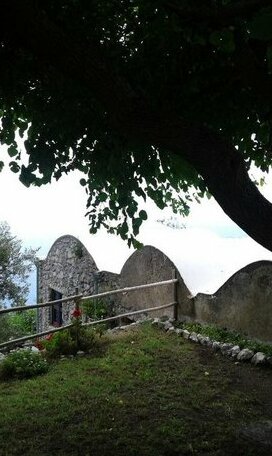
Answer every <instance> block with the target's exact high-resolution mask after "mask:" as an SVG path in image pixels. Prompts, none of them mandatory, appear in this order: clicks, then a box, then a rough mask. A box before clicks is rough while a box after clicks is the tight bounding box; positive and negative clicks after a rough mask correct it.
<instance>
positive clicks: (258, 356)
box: [251, 352, 266, 366]
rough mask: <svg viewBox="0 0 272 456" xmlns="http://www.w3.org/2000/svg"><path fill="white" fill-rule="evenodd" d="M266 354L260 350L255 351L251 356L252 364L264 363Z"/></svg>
mask: <svg viewBox="0 0 272 456" xmlns="http://www.w3.org/2000/svg"><path fill="white" fill-rule="evenodd" d="M265 360H266V356H265V354H264V353H262V352H257V353H255V355H254V356H253V357H252V358H251V362H252V364H254V365H255V366H257V365H260V364H265Z"/></svg>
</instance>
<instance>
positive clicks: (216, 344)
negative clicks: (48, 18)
mask: <svg viewBox="0 0 272 456" xmlns="http://www.w3.org/2000/svg"><path fill="white" fill-rule="evenodd" d="M220 348H221V344H220V342H217V340H215V341H214V342H213V343H212V349H213V350H214V351H218V350H220Z"/></svg>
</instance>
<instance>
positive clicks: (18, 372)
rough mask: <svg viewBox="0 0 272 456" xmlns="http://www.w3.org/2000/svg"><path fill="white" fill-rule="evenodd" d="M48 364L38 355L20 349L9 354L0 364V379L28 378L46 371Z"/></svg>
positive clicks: (28, 350)
mask: <svg viewBox="0 0 272 456" xmlns="http://www.w3.org/2000/svg"><path fill="white" fill-rule="evenodd" d="M48 368H49V366H48V363H47V361H46V360H45V359H44V358H43V357H42V355H41V354H40V353H34V352H33V351H31V350H30V349H20V350H16V351H14V352H10V353H9V354H8V355H7V356H6V357H5V359H4V360H3V361H1V363H0V378H1V379H2V380H9V379H11V378H29V377H34V376H36V375H39V374H44V373H46V372H47V371H48Z"/></svg>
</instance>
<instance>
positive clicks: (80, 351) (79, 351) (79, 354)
mask: <svg viewBox="0 0 272 456" xmlns="http://www.w3.org/2000/svg"><path fill="white" fill-rule="evenodd" d="M84 355H85V352H84V351H82V350H78V351H77V356H84Z"/></svg>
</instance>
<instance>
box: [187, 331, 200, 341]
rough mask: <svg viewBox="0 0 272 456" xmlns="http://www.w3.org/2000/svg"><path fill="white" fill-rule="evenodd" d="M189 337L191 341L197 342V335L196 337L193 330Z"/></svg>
mask: <svg viewBox="0 0 272 456" xmlns="http://www.w3.org/2000/svg"><path fill="white" fill-rule="evenodd" d="M189 339H190V340H192V341H193V342H198V337H197V334H196V333H195V332H192V333H191V334H190V337H189Z"/></svg>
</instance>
